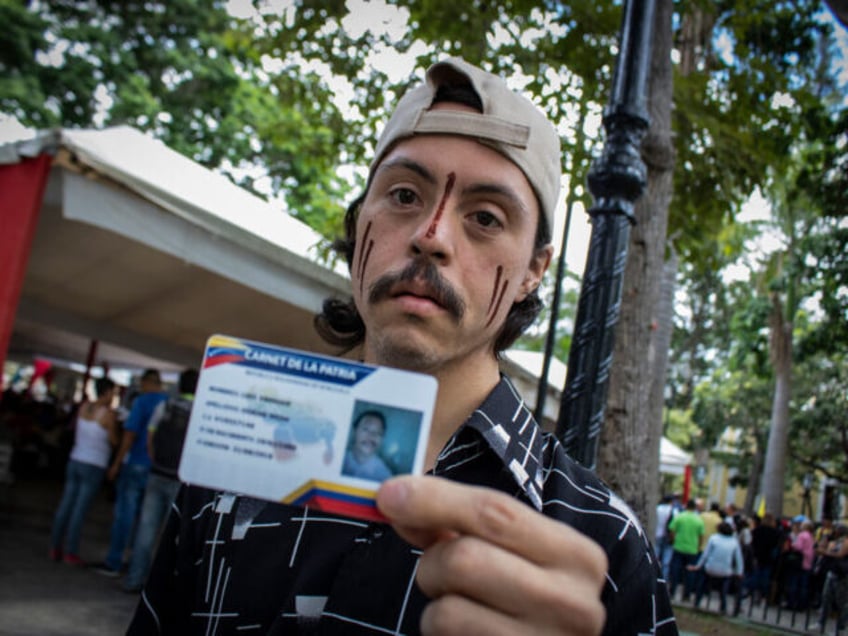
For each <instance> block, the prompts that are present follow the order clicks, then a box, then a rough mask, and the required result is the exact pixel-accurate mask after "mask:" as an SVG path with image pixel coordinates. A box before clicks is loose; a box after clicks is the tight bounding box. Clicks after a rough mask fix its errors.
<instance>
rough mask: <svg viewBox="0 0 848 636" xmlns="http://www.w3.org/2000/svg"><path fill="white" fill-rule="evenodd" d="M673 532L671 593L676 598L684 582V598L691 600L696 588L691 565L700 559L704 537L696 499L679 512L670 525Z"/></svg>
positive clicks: (702, 523)
mask: <svg viewBox="0 0 848 636" xmlns="http://www.w3.org/2000/svg"><path fill="white" fill-rule="evenodd" d="M668 529H669V531H670V532H671V545H672V548H673V550H674V553H673V554H672V557H671V579H669V593H670V594H671V598H674V592H675V590H676V589H677V585H678V584H679V583H680V582H681V581H682V582H683V600H689V596H690V595H691V594H692V590H693V589H694V583H695V582H694V579H695V576H694V574H693V573H692V572H691V571H689V566H690V565H694V564H695V562H696V561H697V560H698V553H699V552H700V550H701V543H702V541H703V537H704V520H703V519H701V515H699V514H698V513H697V512H696V508H695V501H694V500H693V499H690V500H689V501H688V502H686V510H684V511H683V512H679V513H677V515H675V517H674V518H673V519H672V520H671V523H670V524H669V525H668Z"/></svg>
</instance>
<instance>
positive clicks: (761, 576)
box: [654, 495, 848, 630]
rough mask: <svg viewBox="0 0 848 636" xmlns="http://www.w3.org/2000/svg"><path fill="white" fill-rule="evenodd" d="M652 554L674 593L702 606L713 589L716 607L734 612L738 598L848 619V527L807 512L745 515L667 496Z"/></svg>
mask: <svg viewBox="0 0 848 636" xmlns="http://www.w3.org/2000/svg"><path fill="white" fill-rule="evenodd" d="M654 541H655V548H656V552H657V557H658V559H659V560H660V563H661V565H662V570H663V575H664V578H665V580H666V581H667V582H668V585H669V593H670V595H671V597H672V598H675V594H676V592H677V590H678V587H682V597H681V598H682V599H683V600H684V601H692V602H693V604H694V605H695V607H698V606H700V604H701V601H702V599H703V597H704V595H705V594H709V593H710V592H711V591H718V593H719V603H720V605H719V608H720V611H721V612H722V613H725V612H727V610H728V600H730V599H732V600H733V608H732V610H733V613H734V614H735V615H738V614H739V612H740V606H741V603H742V601H743V600H745V599H747V598H750V599H751V601H752V602H753V603H755V604H760V603H767V604H768V605H772V606H780V607H781V608H782V609H787V610H790V611H797V612H807V611H812V612H815V613H816V615H817V618H818V624H819V626H820V627H821V626H823V625H824V624H825V623H826V621H827V619H828V618H830V617H835V618H836V621H837V628H838V629H839V630H842V629H845V628H846V626H848V526H845V525H843V524H834V522H833V519H830V518H827V517H825V518H822V519H821V520H820V521H819V522H818V523H814V522H813V521H812V520H810V519H809V518H807V517H806V516H805V515H797V516H795V517H791V518H781V519H776V518H775V516H774V515H772V514H769V513H765V514H763V515H762V516H759V515H750V516H748V515H744V514H742V513H741V512H740V511H739V510H737V509H736V507H735V506H734V504H732V503H731V504H728V505H727V506H726V507H724V508H722V507H721V506H720V505H719V504H718V502H712V503H710V505H709V506H708V507H707V506H704V504H703V502H702V501H701V500H695V499H690V500H688V501H687V502H686V504H685V505H681V502H680V500H679V498H677V497H676V496H673V495H667V496H665V497H663V499H662V501H661V502H660V503H659V504H658V506H657V529H656V533H655V537H654Z"/></svg>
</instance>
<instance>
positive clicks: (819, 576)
mask: <svg viewBox="0 0 848 636" xmlns="http://www.w3.org/2000/svg"><path fill="white" fill-rule="evenodd" d="M834 529H835V528H834V525H833V519H832V518H830V517H822V520H821V523H820V524H819V525H818V527H816V530H815V532H814V533H813V539H814V540H815V542H816V557H815V559H814V560H813V572H812V574H811V575H810V606H811V607H818V606H819V605H820V604H821V598H822V591H823V590H824V580H825V576H826V574H827V572H826V571H825V569H824V568H823V567H822V559H823V557H822V555H821V553H820V551H819V549H820V548H823V549H827V546H828V544H829V543H830V540H831V538H833V532H834Z"/></svg>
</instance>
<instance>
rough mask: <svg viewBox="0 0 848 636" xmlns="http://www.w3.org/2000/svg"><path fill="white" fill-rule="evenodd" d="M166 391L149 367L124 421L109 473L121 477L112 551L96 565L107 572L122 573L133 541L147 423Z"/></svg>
mask: <svg viewBox="0 0 848 636" xmlns="http://www.w3.org/2000/svg"><path fill="white" fill-rule="evenodd" d="M167 397H168V395H167V394H166V393H164V392H162V380H161V378H160V376H159V372H158V371H156V370H155V369H148V370H146V371H145V372H144V374H143V375H142V376H141V394H140V395H139V396H138V397H137V398H136V399H135V401H134V402H133V405H132V408H131V409H130V414H129V415H128V416H127V420H126V422H125V423H124V431H123V434H122V436H121V445H120V447H119V448H118V451H117V452H116V453H115V458H114V459H113V461H112V465H111V466H110V467H109V470H108V472H107V473H106V477H107V478H108V479H110V480H114V479H115V478H116V477H117V478H118V482H117V484H116V487H115V490H116V495H117V496H116V499H115V512H114V515H113V517H114V518H113V521H112V529H111V531H110V535H109V552H108V554H107V555H106V559H105V561H104V562H103V563H102V564H100V565H99V566H97V567H96V568H95V569H96V570H97V571H98V572H100V573H101V574H105V575H106V576H119V575H120V573H121V567H122V566H123V562H124V550H125V549H126V547H127V546H128V545H130V544H131V542H132V536H133V530H134V529H135V523H136V519H137V518H138V514H139V511H140V510H141V500H142V497H143V496H144V489H145V487H146V485H147V476H148V473H149V472H150V456H149V455H148V453H147V426H148V424H149V423H150V418H151V417H152V416H153V412H154V411H155V410H156V407H157V406H158V405H159V404H160V403H161V402H164V401H165V400H166V399H167Z"/></svg>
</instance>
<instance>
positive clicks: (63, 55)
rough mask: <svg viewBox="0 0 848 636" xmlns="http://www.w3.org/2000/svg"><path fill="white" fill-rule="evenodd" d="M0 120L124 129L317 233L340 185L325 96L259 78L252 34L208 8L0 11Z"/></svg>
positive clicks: (63, 5)
mask: <svg viewBox="0 0 848 636" xmlns="http://www.w3.org/2000/svg"><path fill="white" fill-rule="evenodd" d="M0 18H6V19H4V21H3V23H4V24H5V25H7V28H6V30H5V32H4V35H3V36H2V37H0V42H2V44H0V76H2V77H3V78H4V79H3V80H2V81H0V110H3V111H6V112H9V113H11V114H13V115H15V116H16V117H17V118H18V119H20V120H21V122H22V123H24V124H26V125H30V126H34V127H40V128H45V127H50V126H57V125H61V126H66V127H72V128H73V127H92V126H95V127H97V126H102V125H116V124H129V125H132V126H135V127H137V128H140V129H142V130H145V131H149V132H150V133H151V134H153V135H155V136H157V137H159V138H161V139H162V140H163V141H164V142H165V143H167V144H168V145H169V146H170V147H172V148H173V149H175V150H177V151H178V152H181V153H183V154H185V155H187V156H189V157H191V158H192V159H194V160H196V161H198V162H200V163H202V164H203V165H206V166H208V167H210V168H213V169H219V170H222V171H223V172H225V173H227V174H229V175H230V176H231V177H232V178H233V179H234V180H235V181H237V182H238V183H239V184H240V185H242V186H244V187H246V188H248V189H250V190H253V191H254V192H257V193H259V194H263V195H265V194H269V193H274V194H276V193H282V194H284V195H285V196H286V200H287V203H288V206H289V208H290V210H292V212H293V213H294V214H296V215H298V216H300V217H301V218H303V219H304V220H306V221H307V222H311V223H313V224H314V225H315V226H316V227H318V228H319V229H321V230H324V231H326V232H328V233H334V232H335V231H337V230H338V228H339V227H340V217H341V212H342V210H341V206H340V204H339V202H340V201H341V200H343V199H344V197H345V196H346V194H347V191H348V189H349V186H348V184H347V183H346V182H345V181H343V180H340V179H338V178H337V177H336V176H335V168H336V166H337V165H338V160H339V156H340V155H341V154H342V149H343V147H344V146H346V143H347V138H346V130H347V125H346V123H345V121H344V119H343V118H342V116H341V115H340V113H339V112H338V110H337V109H336V108H335V107H334V106H333V102H332V100H331V99H330V97H331V94H332V93H331V90H330V89H329V88H328V87H327V86H326V85H325V84H324V83H323V81H322V80H321V79H320V78H319V77H318V76H317V75H316V74H315V73H308V72H306V73H305V72H302V70H301V69H300V68H299V67H297V66H296V65H292V64H289V65H287V66H284V67H283V68H282V69H280V70H279V71H277V72H275V73H267V72H265V71H264V70H263V69H262V60H261V59H260V58H259V56H257V54H256V51H254V50H253V45H252V38H253V36H252V33H253V30H252V25H251V24H250V23H248V22H246V21H243V20H238V19H235V18H233V17H232V16H230V15H229V14H228V13H227V11H226V10H225V8H224V3H223V2H222V1H218V0H173V1H171V2H153V3H151V2H121V3H115V2H110V1H108V0H87V1H85V2H77V1H71V0H53V1H51V2H43V3H31V4H30V6H29V7H28V8H24V6H23V4H22V3H16V2H8V1H5V0H4V1H3V2H2V3H0Z"/></svg>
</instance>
